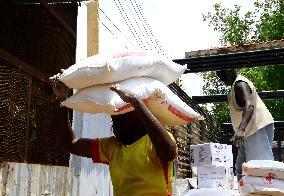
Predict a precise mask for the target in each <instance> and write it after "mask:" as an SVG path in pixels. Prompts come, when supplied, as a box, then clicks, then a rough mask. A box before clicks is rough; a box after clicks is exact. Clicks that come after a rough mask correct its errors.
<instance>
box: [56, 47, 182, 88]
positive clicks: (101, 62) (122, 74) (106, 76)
mask: <svg viewBox="0 0 284 196" xmlns="http://www.w3.org/2000/svg"><path fill="white" fill-rule="evenodd" d="M185 70H186V65H184V66H182V65H179V64H177V63H174V62H173V61H171V60H169V59H167V58H166V57H164V56H159V55H147V54H145V53H142V52H141V53H122V54H118V55H115V56H107V55H103V54H99V55H95V56H92V57H89V58H87V59H84V60H82V61H79V62H78V63H76V64H74V65H72V66H70V67H69V68H68V69H66V70H65V71H64V72H63V73H62V74H58V75H56V76H54V77H56V78H58V79H59V80H60V81H62V82H63V83H64V84H65V85H66V86H68V87H70V88H74V89H81V88H85V87H89V86H93V85H97V84H106V83H113V82H118V81H122V80H125V79H128V78H133V77H149V78H153V79H156V80H159V81H161V82H162V83H164V84H165V85H168V84H170V83H172V82H174V81H175V80H176V79H178V78H179V77H180V76H181V75H182V74H183V73H184V71H185Z"/></svg>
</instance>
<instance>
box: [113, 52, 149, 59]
mask: <svg viewBox="0 0 284 196" xmlns="http://www.w3.org/2000/svg"><path fill="white" fill-rule="evenodd" d="M126 56H146V53H145V52H125V53H118V54H114V55H113V56H112V57H113V58H119V57H126Z"/></svg>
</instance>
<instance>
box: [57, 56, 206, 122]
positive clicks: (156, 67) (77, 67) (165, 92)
mask: <svg viewBox="0 0 284 196" xmlns="http://www.w3.org/2000/svg"><path fill="white" fill-rule="evenodd" d="M185 69H186V66H181V65H179V64H176V63H174V62H173V61H171V60H169V59H167V58H165V57H163V56H158V55H149V54H146V53H144V52H127V53H121V54H117V55H112V56H109V55H103V54H99V55H95V56H92V57H89V58H87V59H84V60H82V61H80V62H78V63H76V64H74V65H72V66H70V67H69V68H68V69H66V70H65V71H64V72H63V73H62V74H57V75H55V76H53V78H57V79H58V80H60V81H61V82H63V83H64V84H65V85H66V86H68V87H69V88H73V89H77V91H76V92H75V94H73V95H72V96H71V97H69V98H68V99H66V100H65V101H63V102H61V104H62V105H63V106H66V107H68V108H71V109H74V110H77V111H80V112H86V113H94V114H95V113H107V114H110V115H119V114H123V113H127V112H130V111H133V110H134V108H133V107H132V105H131V104H129V103H125V102H124V101H123V100H122V99H121V98H120V97H119V96H118V95H117V94H116V93H115V92H113V91H111V90H110V87H111V86H112V85H114V84H118V85H120V86H121V88H122V89H125V90H127V91H131V92H133V93H134V94H136V95H137V96H138V98H139V99H140V100H142V101H143V102H144V103H145V104H146V106H147V108H148V109H149V110H150V111H151V112H152V113H153V115H155V117H156V118H157V119H158V120H159V121H160V122H161V123H163V124H164V125H170V126H171V125H184V124H187V123H188V122H191V121H192V120H193V119H197V120H201V119H203V117H202V116H201V115H200V114H198V113H197V112H195V111H194V110H192V108H190V107H189V106H188V105H187V104H185V103H184V102H183V101H182V100H180V98H179V97H178V96H176V95H175V94H174V93H173V92H172V91H171V90H170V89H169V88H168V87H167V86H166V85H169V84H170V83H172V82H174V81H175V80H177V79H178V78H179V77H180V76H181V75H182V74H183V73H184V71H185Z"/></svg>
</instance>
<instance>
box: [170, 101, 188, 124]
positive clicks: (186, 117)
mask: <svg viewBox="0 0 284 196" xmlns="http://www.w3.org/2000/svg"><path fill="white" fill-rule="evenodd" d="M168 109H169V111H170V112H172V113H173V114H174V115H176V116H177V117H179V118H181V119H183V120H185V121H187V122H191V121H192V120H193V118H191V117H189V116H187V115H185V114H184V113H182V112H180V111H178V110H177V109H176V108H175V107H173V106H172V105H169V107H168Z"/></svg>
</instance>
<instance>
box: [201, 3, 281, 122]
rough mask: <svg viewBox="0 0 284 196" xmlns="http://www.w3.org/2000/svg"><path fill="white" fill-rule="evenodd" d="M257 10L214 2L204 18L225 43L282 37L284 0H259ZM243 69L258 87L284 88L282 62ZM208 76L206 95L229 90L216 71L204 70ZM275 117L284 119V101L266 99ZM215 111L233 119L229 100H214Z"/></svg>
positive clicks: (221, 117)
mask: <svg viewBox="0 0 284 196" xmlns="http://www.w3.org/2000/svg"><path fill="white" fill-rule="evenodd" d="M254 6H255V7H254V10H251V11H248V12H246V13H245V14H244V15H241V13H240V11H241V7H240V6H238V5H235V6H234V7H233V8H232V9H228V8H223V7H222V6H221V4H215V5H214V11H213V12H212V13H210V12H208V13H207V14H206V15H203V21H205V22H208V24H209V26H211V27H213V28H214V31H218V32H220V33H221V34H222V36H221V38H220V41H221V44H223V45H224V44H227V45H239V44H245V43H252V42H263V41H272V40H279V39H283V38H284V28H283V27H284V1H283V0H256V2H255V3H254ZM240 73H241V74H242V75H244V76H246V77H247V78H249V79H250V80H251V81H252V82H253V83H254V85H255V87H256V89H257V91H274V90H283V89H284V69H283V68H281V65H275V66H265V67H258V68H244V69H242V70H240ZM202 75H203V78H204V80H205V85H204V87H203V92H204V94H206V95H212V94H227V93H228V92H229V89H228V88H227V87H225V86H224V84H223V83H221V81H219V80H218V78H217V77H216V75H215V73H214V72H205V73H203V74H202ZM265 104H266V105H267V107H268V109H269V110H270V111H271V113H272V115H273V117H274V118H275V120H284V101H283V100H272V101H266V102H265ZM211 114H212V115H213V116H214V117H215V118H216V119H217V120H218V122H219V123H223V122H230V117H229V109H228V106H227V104H225V103H222V104H219V103H218V104H214V105H213V106H212V107H211Z"/></svg>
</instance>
